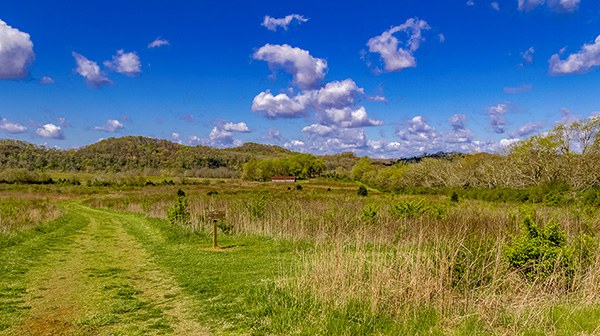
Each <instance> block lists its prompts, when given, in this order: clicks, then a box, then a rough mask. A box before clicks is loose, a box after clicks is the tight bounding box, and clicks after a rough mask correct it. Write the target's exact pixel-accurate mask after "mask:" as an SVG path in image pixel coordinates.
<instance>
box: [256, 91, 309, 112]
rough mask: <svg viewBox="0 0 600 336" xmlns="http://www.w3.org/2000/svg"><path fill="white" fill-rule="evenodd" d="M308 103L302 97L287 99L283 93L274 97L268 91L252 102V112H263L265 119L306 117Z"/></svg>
mask: <svg viewBox="0 0 600 336" xmlns="http://www.w3.org/2000/svg"><path fill="white" fill-rule="evenodd" d="M308 107H309V106H308V101H307V97H306V96H304V95H296V96H294V97H289V96H288V95H286V94H285V93H280V94H278V95H276V96H274V95H273V94H272V93H271V92H270V91H269V90H267V91H264V92H261V93H259V94H258V95H257V96H256V97H254V99H253V100H252V112H259V111H260V112H263V114H262V115H263V116H264V117H265V118H267V119H278V118H299V117H306V116H308Z"/></svg>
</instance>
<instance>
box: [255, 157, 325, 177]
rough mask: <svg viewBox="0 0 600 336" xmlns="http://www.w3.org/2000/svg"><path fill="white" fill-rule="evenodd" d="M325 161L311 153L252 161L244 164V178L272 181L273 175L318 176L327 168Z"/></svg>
mask: <svg viewBox="0 0 600 336" xmlns="http://www.w3.org/2000/svg"><path fill="white" fill-rule="evenodd" d="M325 168H326V166H325V161H324V160H323V159H319V158H317V157H316V156H314V155H311V154H295V155H292V156H290V157H285V158H280V159H271V160H261V161H251V162H248V163H246V164H245V165H244V178H246V179H248V180H254V181H270V180H271V177H273V176H296V177H300V178H309V177H316V176H319V175H321V173H322V172H323V171H324V170H325Z"/></svg>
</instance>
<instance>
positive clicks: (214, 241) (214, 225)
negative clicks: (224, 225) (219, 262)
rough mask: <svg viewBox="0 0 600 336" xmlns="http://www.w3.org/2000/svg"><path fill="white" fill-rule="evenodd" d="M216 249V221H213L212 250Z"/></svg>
mask: <svg viewBox="0 0 600 336" xmlns="http://www.w3.org/2000/svg"><path fill="white" fill-rule="evenodd" d="M217 247H218V245H217V220H214V219H213V248H214V249H216V248H217Z"/></svg>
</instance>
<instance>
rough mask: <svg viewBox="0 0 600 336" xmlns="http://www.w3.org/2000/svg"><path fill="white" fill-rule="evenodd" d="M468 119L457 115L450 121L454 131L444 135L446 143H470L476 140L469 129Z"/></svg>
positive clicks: (462, 115)
mask: <svg viewBox="0 0 600 336" xmlns="http://www.w3.org/2000/svg"><path fill="white" fill-rule="evenodd" d="M467 120H468V117H467V116H466V115H464V114H460V113H457V114H455V115H453V116H452V117H450V118H449V119H448V122H449V123H450V125H451V126H452V129H451V130H450V131H448V132H446V133H445V134H444V136H445V141H446V142H447V143H451V144H457V143H458V144H460V143H470V142H471V141H473V138H475V135H474V134H473V132H471V130H469V129H468V128H467Z"/></svg>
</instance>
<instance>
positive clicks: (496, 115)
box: [485, 103, 515, 134]
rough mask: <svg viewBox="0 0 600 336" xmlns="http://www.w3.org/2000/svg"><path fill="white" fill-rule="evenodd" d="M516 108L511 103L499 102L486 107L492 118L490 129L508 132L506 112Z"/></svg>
mask: <svg viewBox="0 0 600 336" xmlns="http://www.w3.org/2000/svg"><path fill="white" fill-rule="evenodd" d="M514 110H515V107H514V106H513V105H512V104H510V103H504V104H498V105H496V106H490V107H486V108H485V114H487V115H488V116H489V118H490V123H489V125H488V129H490V130H491V131H493V132H494V133H498V134H502V133H504V132H506V124H507V121H506V118H505V117H504V115H505V114H507V113H511V112H513V111H514Z"/></svg>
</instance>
